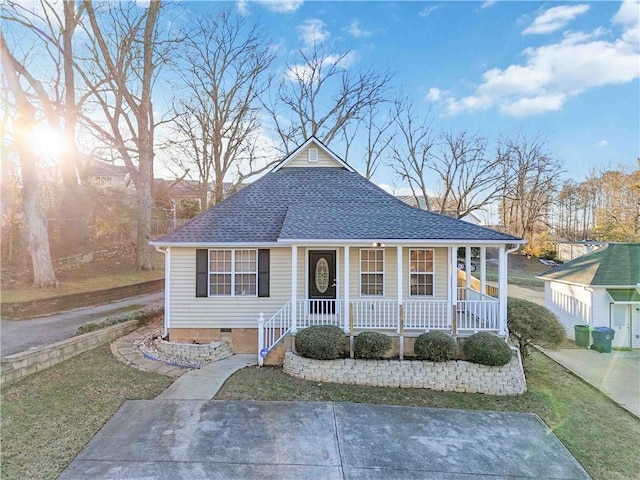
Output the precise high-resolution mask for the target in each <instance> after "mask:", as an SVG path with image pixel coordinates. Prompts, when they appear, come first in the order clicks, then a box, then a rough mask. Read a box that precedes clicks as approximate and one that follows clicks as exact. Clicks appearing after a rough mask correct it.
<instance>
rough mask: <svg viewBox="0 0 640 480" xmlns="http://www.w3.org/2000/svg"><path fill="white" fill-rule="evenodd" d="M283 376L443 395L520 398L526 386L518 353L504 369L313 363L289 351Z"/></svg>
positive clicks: (465, 364) (412, 363)
mask: <svg viewBox="0 0 640 480" xmlns="http://www.w3.org/2000/svg"><path fill="white" fill-rule="evenodd" d="M284 371H285V373H287V374H289V375H291V376H293V377H296V378H301V379H305V380H312V381H314V382H329V383H342V384H349V385H369V386H375V387H395V388H398V387H399V388H427V389H430V390H438V391H443V392H468V393H486V394H489V395H520V394H523V393H524V392H526V390H527V385H526V381H525V377H524V371H523V369H522V362H521V360H520V354H519V352H518V351H517V350H516V351H514V356H513V358H512V359H511V362H509V363H508V364H507V365H505V366H503V367H488V366H486V365H479V364H476V363H471V362H466V361H463V360H453V361H449V362H428V361H423V360H402V361H400V360H353V359H349V358H347V359H339V360H312V359H310V358H304V357H301V356H299V355H296V354H294V353H291V352H287V353H286V355H285V358H284Z"/></svg>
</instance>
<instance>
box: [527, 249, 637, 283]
mask: <svg viewBox="0 0 640 480" xmlns="http://www.w3.org/2000/svg"><path fill="white" fill-rule="evenodd" d="M540 277H541V278H542V279H544V280H557V281H561V282H568V283H577V284H582V285H591V286H614V285H620V286H635V285H638V284H640V243H610V244H609V245H608V246H606V247H602V248H600V249H598V250H595V251H593V252H591V253H588V254H587V255H584V256H582V257H578V258H576V259H574V260H572V261H570V262H567V263H565V264H564V265H561V266H559V267H557V268H555V269H553V270H550V271H548V272H545V273H543V274H542V275H540Z"/></svg>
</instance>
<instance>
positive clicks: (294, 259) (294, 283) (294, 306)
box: [291, 245, 298, 333]
mask: <svg viewBox="0 0 640 480" xmlns="http://www.w3.org/2000/svg"><path fill="white" fill-rule="evenodd" d="M297 291H298V246H297V245H291V332H293V333H296V332H297V331H298V326H297V325H296V321H297V318H296V316H297V314H298V302H297V295H296V294H297Z"/></svg>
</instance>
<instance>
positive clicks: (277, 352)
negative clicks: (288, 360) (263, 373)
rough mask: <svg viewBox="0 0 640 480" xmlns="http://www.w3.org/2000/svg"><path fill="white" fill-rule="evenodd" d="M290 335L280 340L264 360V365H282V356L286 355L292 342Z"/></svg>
mask: <svg viewBox="0 0 640 480" xmlns="http://www.w3.org/2000/svg"><path fill="white" fill-rule="evenodd" d="M292 338H293V337H291V335H287V336H286V337H284V338H283V339H282V340H280V341H279V342H278V343H277V344H276V346H275V347H273V348H272V349H271V350H270V351H269V353H268V354H267V356H266V358H265V359H264V364H265V365H282V364H283V363H284V354H285V353H287V350H288V348H289V346H290V345H291V341H292Z"/></svg>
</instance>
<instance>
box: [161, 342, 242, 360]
mask: <svg viewBox="0 0 640 480" xmlns="http://www.w3.org/2000/svg"><path fill="white" fill-rule="evenodd" d="M153 346H154V347H155V348H156V349H157V350H158V351H159V352H161V353H164V354H165V355H170V356H172V357H178V358H183V359H185V360H189V361H191V362H216V361H218V360H224V359H225V358H229V357H230V356H231V355H233V352H232V351H231V347H229V343H228V342H227V341H225V340H223V341H221V342H212V343H205V344H197V343H177V342H167V341H165V340H162V339H158V340H155V341H154V342H153Z"/></svg>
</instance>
